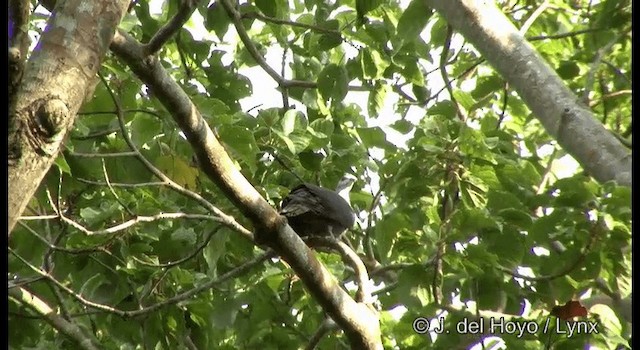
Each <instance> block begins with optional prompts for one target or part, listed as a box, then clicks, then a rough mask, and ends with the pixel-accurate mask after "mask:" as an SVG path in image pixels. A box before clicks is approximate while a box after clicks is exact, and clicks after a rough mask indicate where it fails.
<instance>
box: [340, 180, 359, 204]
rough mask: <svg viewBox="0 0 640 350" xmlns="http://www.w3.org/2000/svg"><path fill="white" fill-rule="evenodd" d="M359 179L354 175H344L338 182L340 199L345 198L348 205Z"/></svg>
mask: <svg viewBox="0 0 640 350" xmlns="http://www.w3.org/2000/svg"><path fill="white" fill-rule="evenodd" d="M356 180H357V178H356V177H355V176H354V175H352V174H349V173H347V174H344V176H343V177H342V179H340V181H338V186H336V192H337V193H338V194H339V195H340V197H342V198H344V199H345V200H346V201H347V203H350V201H349V191H351V188H352V187H353V184H354V183H356Z"/></svg>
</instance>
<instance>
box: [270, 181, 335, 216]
mask: <svg viewBox="0 0 640 350" xmlns="http://www.w3.org/2000/svg"><path fill="white" fill-rule="evenodd" d="M324 211H325V208H324V206H323V203H322V201H321V199H320V198H319V197H318V196H317V195H315V194H314V193H313V192H312V191H311V190H310V189H309V188H308V187H307V186H305V185H304V184H302V185H299V186H297V187H295V188H294V189H293V190H291V192H290V193H289V195H287V197H286V198H285V199H284V201H283V202H282V209H281V210H280V214H283V215H285V216H298V215H302V214H304V213H308V212H311V213H315V214H322V213H323V212H324Z"/></svg>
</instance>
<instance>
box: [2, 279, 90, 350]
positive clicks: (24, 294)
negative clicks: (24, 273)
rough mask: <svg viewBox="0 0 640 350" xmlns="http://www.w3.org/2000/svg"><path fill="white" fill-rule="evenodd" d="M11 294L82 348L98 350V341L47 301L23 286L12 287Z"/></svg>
mask: <svg viewBox="0 0 640 350" xmlns="http://www.w3.org/2000/svg"><path fill="white" fill-rule="evenodd" d="M9 296H10V297H11V298H14V299H16V300H17V301H18V302H19V303H20V304H22V305H24V306H25V307H27V308H29V309H31V310H33V311H35V312H36V313H38V314H39V315H40V316H42V318H43V319H44V320H45V321H47V322H48V323H49V324H50V325H51V326H52V327H53V328H55V329H56V330H57V331H58V332H60V333H62V334H64V335H66V336H67V337H68V338H69V339H71V340H73V341H74V342H75V343H76V344H77V345H78V346H79V347H80V348H81V349H85V350H98V349H99V348H98V347H97V346H96V341H95V340H94V339H92V338H90V337H89V336H88V335H86V334H85V333H84V332H83V331H82V329H81V328H80V327H78V326H77V325H75V324H73V323H71V322H69V321H67V320H65V319H64V318H63V317H62V316H60V315H58V314H57V313H56V312H55V311H54V310H53V309H51V307H50V306H49V305H47V303H45V302H44V301H43V300H42V299H40V298H38V297H37V296H36V295H33V294H31V293H30V292H29V291H27V290H26V289H23V288H10V289H9Z"/></svg>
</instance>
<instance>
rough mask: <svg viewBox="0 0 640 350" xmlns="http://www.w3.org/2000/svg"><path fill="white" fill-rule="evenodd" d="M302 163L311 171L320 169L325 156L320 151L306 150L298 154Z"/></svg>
mask: <svg viewBox="0 0 640 350" xmlns="http://www.w3.org/2000/svg"><path fill="white" fill-rule="evenodd" d="M298 159H299V160H300V164H301V165H302V166H303V167H304V168H305V169H307V170H309V171H320V170H321V169H322V166H321V165H322V160H324V156H323V155H322V154H320V153H316V152H312V151H305V152H300V153H299V154H298Z"/></svg>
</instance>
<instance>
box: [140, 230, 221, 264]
mask: <svg viewBox="0 0 640 350" xmlns="http://www.w3.org/2000/svg"><path fill="white" fill-rule="evenodd" d="M219 229H220V226H217V227H216V228H214V229H213V230H211V232H209V234H208V235H207V238H205V240H204V242H202V244H201V245H200V246H198V247H197V248H196V249H194V250H193V251H192V252H191V253H189V255H187V256H185V257H184V258H181V259H178V260H176V261H172V262H170V263H166V264H150V263H148V262H146V261H142V260H140V259H138V258H136V257H135V256H133V255H132V256H131V257H132V258H133V260H135V261H137V262H138V263H140V264H142V265H145V266H149V267H160V268H166V269H170V268H172V267H174V266H178V265H180V264H182V263H184V262H185V261H188V260H190V259H193V257H195V256H196V255H197V254H198V253H199V252H200V251H201V250H202V249H204V247H206V246H207V244H209V241H211V238H213V235H214V234H215V233H216V232H218V230H219Z"/></svg>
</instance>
